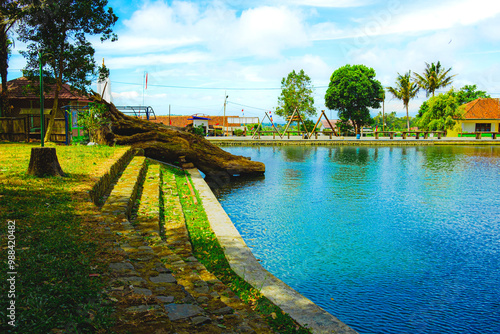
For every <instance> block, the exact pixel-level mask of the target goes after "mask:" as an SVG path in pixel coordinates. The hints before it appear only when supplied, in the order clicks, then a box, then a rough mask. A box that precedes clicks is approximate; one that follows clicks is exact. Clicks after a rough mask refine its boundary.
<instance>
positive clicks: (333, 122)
mask: <svg viewBox="0 0 500 334" xmlns="http://www.w3.org/2000/svg"><path fill="white" fill-rule="evenodd" d="M329 121H330V124H331V125H332V126H333V127H334V128H336V127H337V123H338V122H339V120H338V119H330V120H329ZM321 124H323V128H325V129H330V124H328V121H327V120H326V119H322V120H321Z"/></svg>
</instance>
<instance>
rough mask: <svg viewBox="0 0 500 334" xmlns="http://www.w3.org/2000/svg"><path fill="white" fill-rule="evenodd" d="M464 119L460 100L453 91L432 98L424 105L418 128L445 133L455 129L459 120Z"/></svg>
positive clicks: (420, 113)
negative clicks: (444, 131)
mask: <svg viewBox="0 0 500 334" xmlns="http://www.w3.org/2000/svg"><path fill="white" fill-rule="evenodd" d="M461 119H463V111H462V109H461V108H460V104H459V102H458V98H457V96H456V93H455V92H454V91H453V90H450V91H449V92H447V93H445V94H438V95H436V96H433V97H431V98H430V99H429V100H428V101H427V103H425V106H424V104H423V105H422V107H421V110H420V112H419V117H418V127H419V128H421V129H423V130H432V131H443V130H449V129H453V127H455V125H456V124H457V121H458V120H461Z"/></svg>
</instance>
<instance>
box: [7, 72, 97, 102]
mask: <svg viewBox="0 0 500 334" xmlns="http://www.w3.org/2000/svg"><path fill="white" fill-rule="evenodd" d="M30 86H31V87H30ZM44 86H45V88H48V89H49V92H45V93H44V97H45V99H46V100H47V99H51V98H54V94H55V84H44ZM39 87H40V84H39V82H38V81H30V80H29V79H28V78H26V77H20V78H17V79H14V80H10V81H8V82H7V90H8V91H9V99H19V100H39V99H40V95H39V90H40V89H39ZM0 91H1V88H0ZM59 99H60V100H69V101H86V102H88V101H90V100H89V97H88V96H87V95H85V94H82V93H80V92H78V91H77V90H75V89H71V86H70V85H68V84H63V85H62V87H61V91H60V92H59Z"/></svg>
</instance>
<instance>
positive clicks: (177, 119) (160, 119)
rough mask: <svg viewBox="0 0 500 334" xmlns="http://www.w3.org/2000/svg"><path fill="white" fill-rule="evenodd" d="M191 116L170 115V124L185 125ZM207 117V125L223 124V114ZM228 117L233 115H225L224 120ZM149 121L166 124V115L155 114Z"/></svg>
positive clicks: (188, 122)
mask: <svg viewBox="0 0 500 334" xmlns="http://www.w3.org/2000/svg"><path fill="white" fill-rule="evenodd" d="M192 117H193V116H170V123H171V124H170V125H173V126H177V127H181V128H183V127H186V126H187V125H189V124H193V120H192V119H191V120H189V118H192ZM205 117H207V118H209V119H210V120H209V121H208V125H213V126H220V127H222V125H223V124H224V116H205ZM230 117H234V116H226V120H227V119H228V118H230ZM151 122H155V123H163V124H165V125H169V124H168V116H156V120H154V119H152V120H151ZM226 125H227V126H240V124H239V123H238V124H232V123H227V124H226Z"/></svg>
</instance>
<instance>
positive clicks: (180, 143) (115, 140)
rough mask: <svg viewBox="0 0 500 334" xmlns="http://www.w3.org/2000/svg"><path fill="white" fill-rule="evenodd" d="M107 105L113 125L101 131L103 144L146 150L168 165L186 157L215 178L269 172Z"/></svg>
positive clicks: (183, 133) (189, 135)
mask: <svg viewBox="0 0 500 334" xmlns="http://www.w3.org/2000/svg"><path fill="white" fill-rule="evenodd" d="M102 103H105V102H104V101H103V102H102ZM106 104H107V105H108V106H109V112H108V115H107V118H108V119H109V120H110V121H111V124H110V126H109V127H108V126H106V127H103V128H101V130H100V131H99V133H98V138H99V139H98V142H99V143H101V144H107V145H114V144H116V145H130V146H132V147H133V148H139V149H143V150H144V154H145V156H147V157H149V158H153V159H157V160H160V161H163V162H167V163H176V162H179V161H180V159H179V157H182V156H184V157H185V160H186V162H188V163H189V162H190V163H192V164H194V166H196V168H198V169H199V170H201V171H202V172H203V173H205V174H206V175H208V176H211V177H217V178H226V177H231V176H233V175H262V174H264V172H265V165H264V164H263V163H261V162H257V161H251V160H249V159H247V158H245V157H242V156H235V155H232V154H230V153H228V152H226V151H224V150H222V149H221V148H219V147H217V146H215V145H213V144H212V143H210V142H209V141H208V140H206V139H205V138H203V137H201V136H198V135H195V134H193V133H190V132H187V131H184V130H183V129H182V128H177V127H173V126H167V125H163V124H159V123H153V122H150V121H146V120H142V119H139V118H135V117H130V116H126V115H124V114H123V113H121V112H120V111H118V110H117V109H116V107H115V106H114V105H113V104H108V103H106Z"/></svg>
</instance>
